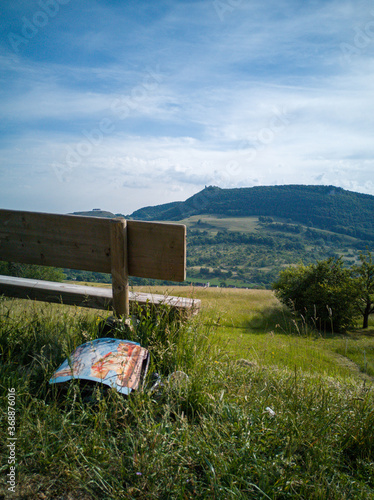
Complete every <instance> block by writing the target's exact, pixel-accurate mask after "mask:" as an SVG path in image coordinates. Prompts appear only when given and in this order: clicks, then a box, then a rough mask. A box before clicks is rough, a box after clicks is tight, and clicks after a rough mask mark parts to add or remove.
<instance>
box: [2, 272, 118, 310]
mask: <svg viewBox="0 0 374 500" xmlns="http://www.w3.org/2000/svg"><path fill="white" fill-rule="evenodd" d="M1 294H4V295H6V296H7V297H14V298H17V299H32V300H41V301H43V302H53V303H60V304H68V305H77V306H81V307H92V308H95V309H109V308H110V307H111V306H112V304H113V298H112V297H113V295H112V290H111V289H110V288H101V287H93V286H80V285H71V284H68V283H57V282H55V281H44V280H32V279H27V278H15V277H14V276H0V295H1Z"/></svg>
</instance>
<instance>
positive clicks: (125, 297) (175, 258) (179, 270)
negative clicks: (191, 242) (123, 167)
mask: <svg viewBox="0 0 374 500" xmlns="http://www.w3.org/2000/svg"><path fill="white" fill-rule="evenodd" d="M0 260H2V261H9V262H19V263H25V264H37V265H43V266H54V267H63V268H69V269H78V270H85V271H96V272H103V273H110V274H111V275H112V289H111V290H110V289H105V288H99V287H81V286H79V285H68V284H65V283H55V282H45V281H36V280H26V279H24V278H12V277H6V276H0V293H3V294H5V295H8V296H12V297H21V298H22V297H23V298H25V297H30V298H34V299H36V300H47V301H49V302H61V301H62V302H63V303H66V304H80V305H86V306H88V307H98V308H104V309H107V308H108V307H112V308H113V309H114V311H115V313H116V315H119V316H122V315H128V314H129V300H132V301H135V300H136V301H137V302H140V303H144V301H146V300H149V299H150V297H149V295H147V294H137V295H134V294H129V289H128V276H129V275H130V276H138V277H142V278H154V279H163V280H170V281H183V280H184V279H185V277H186V227H185V226H184V225H181V224H166V223H159V222H142V221H132V220H131V221H127V220H125V219H122V218H117V219H105V218H98V217H82V216H76V215H56V214H44V213H36V212H23V211H14V210H0ZM143 295H144V297H143ZM145 296H147V299H146V298H145ZM152 297H153V302H155V303H160V302H162V300H161V297H157V296H152ZM164 301H165V298H164ZM167 301H169V303H170V304H171V305H175V307H183V308H191V309H194V310H195V311H196V310H198V309H199V307H200V301H196V300H192V299H178V300H175V301H173V300H171V297H168V299H166V302H167ZM177 304H179V306H178V305H177ZM181 304H183V305H181Z"/></svg>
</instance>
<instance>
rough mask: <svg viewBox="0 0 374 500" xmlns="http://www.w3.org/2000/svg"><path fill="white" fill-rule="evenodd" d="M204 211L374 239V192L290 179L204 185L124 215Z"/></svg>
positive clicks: (169, 216) (171, 216)
mask: <svg viewBox="0 0 374 500" xmlns="http://www.w3.org/2000/svg"><path fill="white" fill-rule="evenodd" d="M203 214H215V215H221V216H226V217H242V216H273V217H274V216H275V217H280V218H284V219H291V220H292V221H295V222H299V223H302V224H307V225H310V226H315V227H317V228H320V229H327V230H330V231H334V232H337V233H343V234H348V235H350V236H354V237H357V238H361V239H369V240H374V196H372V195H367V194H361V193H356V192H353V191H347V190H345V189H342V188H339V187H335V186H320V185H309V186H307V185H297V184H292V185H283V186H256V187H250V188H236V189H221V188H219V187H216V186H209V187H206V188H205V189H203V190H202V191H200V192H199V193H197V194H195V195H193V196H191V197H190V198H188V199H187V200H186V201H180V202H173V203H166V204H163V205H156V206H153V207H151V206H150V207H145V208H142V209H140V210H136V211H135V212H133V213H132V214H131V215H130V216H129V217H130V218H133V219H138V220H170V221H178V220H183V219H186V218H188V217H190V216H192V215H203Z"/></svg>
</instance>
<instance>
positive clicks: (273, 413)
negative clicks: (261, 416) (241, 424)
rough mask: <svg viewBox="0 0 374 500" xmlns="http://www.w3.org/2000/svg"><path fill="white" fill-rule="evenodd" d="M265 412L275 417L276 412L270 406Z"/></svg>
mask: <svg viewBox="0 0 374 500" xmlns="http://www.w3.org/2000/svg"><path fill="white" fill-rule="evenodd" d="M265 411H267V412H268V413H269V415H270V416H271V417H275V411H274V410H272V409H271V408H270V407H269V406H267V407H266V408H265Z"/></svg>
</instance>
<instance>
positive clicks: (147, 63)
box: [0, 0, 374, 214]
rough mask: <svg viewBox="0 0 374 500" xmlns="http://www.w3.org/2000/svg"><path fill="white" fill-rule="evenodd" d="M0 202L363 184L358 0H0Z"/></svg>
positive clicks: (25, 204)
mask: <svg viewBox="0 0 374 500" xmlns="http://www.w3.org/2000/svg"><path fill="white" fill-rule="evenodd" d="M0 16H1V28H0V82H1V85H0V113H1V120H0V198H1V203H0V206H1V207H2V208H12V209H20V210H34V211H43V212H57V213H66V212H72V211H78V210H89V209H92V208H99V207H100V208H102V209H106V210H110V211H112V212H114V213H118V212H120V213H123V214H130V213H132V212H133V211H134V210H136V209H138V208H141V207H144V206H147V205H155V204H161V203H167V202H170V201H175V200H184V199H186V198H187V197H189V196H191V195H192V194H194V193H196V192H198V191H200V190H201V189H203V188H204V186H205V185H217V186H220V187H223V188H224V187H230V188H233V187H250V186H255V185H276V184H333V185H336V186H340V187H343V188H345V189H349V190H352V191H358V192H363V193H368V194H372V195H374V174H373V172H374V159H373V158H374V140H373V135H374V134H373V132H374V84H373V82H374V58H373V55H374V4H373V2H372V1H371V0H370V1H367V0H362V1H361V0H355V1H354V0H338V1H335V0H334V1H333V0H331V1H330V0H325V1H321V0H310V1H308V2H305V0H304V1H301V0H283V1H282V0H276V1H275V0H261V1H260V0H253V1H250V0H200V1H199V0H193V1H182V0H173V1H172V0H168V1H158V2H157V1H155V0H153V1H143V0H139V1H129V0H127V1H120V0H111V1H109V0H97V1H95V0H37V1H34V0H28V1H22V0H3V1H2V2H1V5H0Z"/></svg>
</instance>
